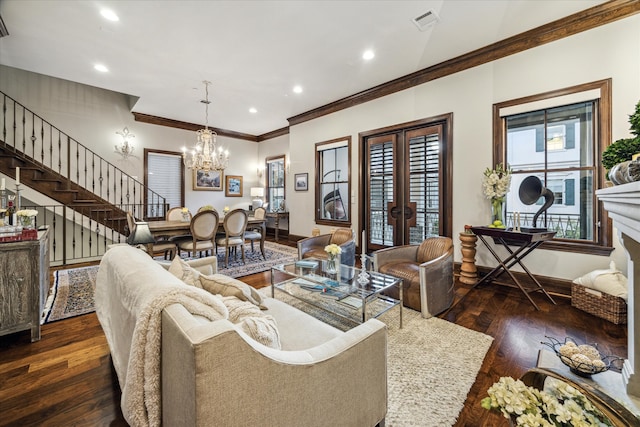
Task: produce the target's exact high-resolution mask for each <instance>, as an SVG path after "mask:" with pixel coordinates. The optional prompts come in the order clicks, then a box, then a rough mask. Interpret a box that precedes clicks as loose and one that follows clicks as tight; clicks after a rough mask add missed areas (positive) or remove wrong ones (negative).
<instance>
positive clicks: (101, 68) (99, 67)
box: [93, 64, 109, 73]
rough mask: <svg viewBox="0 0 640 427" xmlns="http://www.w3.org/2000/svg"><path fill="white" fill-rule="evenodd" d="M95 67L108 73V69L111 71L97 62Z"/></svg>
mask: <svg viewBox="0 0 640 427" xmlns="http://www.w3.org/2000/svg"><path fill="white" fill-rule="evenodd" d="M93 68H94V69H96V70H97V71H100V72H101V73H106V72H107V71H109V69H108V68H107V67H105V66H104V65H102V64H96V65H94V66H93Z"/></svg>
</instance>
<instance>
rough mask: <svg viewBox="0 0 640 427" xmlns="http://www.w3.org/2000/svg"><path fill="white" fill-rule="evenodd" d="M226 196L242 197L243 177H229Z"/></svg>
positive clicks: (227, 177)
mask: <svg viewBox="0 0 640 427" xmlns="http://www.w3.org/2000/svg"><path fill="white" fill-rule="evenodd" d="M225 184H226V186H225V191H224V195H225V196H227V197H242V177H241V176H238V175H227V176H226V183H225Z"/></svg>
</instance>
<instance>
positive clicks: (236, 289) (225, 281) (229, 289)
mask: <svg viewBox="0 0 640 427" xmlns="http://www.w3.org/2000/svg"><path fill="white" fill-rule="evenodd" d="M200 284H201V286H202V288H203V289H204V290H206V291H209V292H211V293H212V294H219V295H222V296H225V297H236V298H238V299H239V300H241V301H249V302H250V303H252V304H254V305H256V306H258V307H260V309H261V310H266V309H267V307H266V306H265V305H264V304H263V303H262V295H260V293H259V292H258V291H257V290H256V289H254V288H253V287H251V286H249V285H247V284H246V283H243V282H241V281H239V280H236V279H234V278H232V277H229V276H225V275H224V274H212V275H210V276H204V275H201V276H200Z"/></svg>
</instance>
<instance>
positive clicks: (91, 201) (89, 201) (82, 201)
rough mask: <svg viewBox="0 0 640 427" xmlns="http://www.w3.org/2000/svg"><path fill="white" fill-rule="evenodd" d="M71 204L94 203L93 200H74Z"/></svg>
mask: <svg viewBox="0 0 640 427" xmlns="http://www.w3.org/2000/svg"><path fill="white" fill-rule="evenodd" d="M73 203H96V201H95V200H93V199H75V200H74V201H73Z"/></svg>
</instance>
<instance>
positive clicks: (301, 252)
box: [298, 227, 356, 267]
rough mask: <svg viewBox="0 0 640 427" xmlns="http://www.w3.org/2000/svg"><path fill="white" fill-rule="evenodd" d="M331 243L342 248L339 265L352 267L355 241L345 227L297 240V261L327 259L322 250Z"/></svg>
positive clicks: (351, 232)
mask: <svg viewBox="0 0 640 427" xmlns="http://www.w3.org/2000/svg"><path fill="white" fill-rule="evenodd" d="M332 243H335V244H336V245H338V246H340V247H341V248H342V254H340V263H341V264H344V265H348V266H351V267H353V266H354V265H355V262H356V241H355V238H354V234H353V230H351V229H350V228H346V227H338V228H337V229H336V230H334V231H333V233H330V234H321V235H320V236H314V237H308V238H306V239H302V240H298V259H304V258H316V259H328V258H329V256H328V255H327V253H326V252H325V251H324V248H325V246H327V245H330V244H332Z"/></svg>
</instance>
